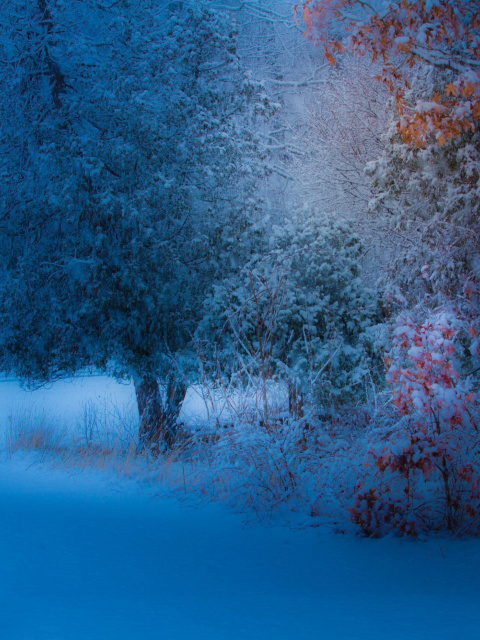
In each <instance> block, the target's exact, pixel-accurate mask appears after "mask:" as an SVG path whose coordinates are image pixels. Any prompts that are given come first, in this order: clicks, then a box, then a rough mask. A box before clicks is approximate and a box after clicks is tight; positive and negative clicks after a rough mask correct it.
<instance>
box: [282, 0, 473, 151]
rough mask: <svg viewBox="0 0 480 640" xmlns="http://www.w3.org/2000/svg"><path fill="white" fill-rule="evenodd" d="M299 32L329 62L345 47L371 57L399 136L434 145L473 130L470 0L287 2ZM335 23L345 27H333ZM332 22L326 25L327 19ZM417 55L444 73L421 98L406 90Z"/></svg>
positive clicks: (427, 64) (417, 142)
mask: <svg viewBox="0 0 480 640" xmlns="http://www.w3.org/2000/svg"><path fill="white" fill-rule="evenodd" d="M295 12H296V15H297V19H298V18H300V17H301V19H302V20H303V23H304V26H305V34H306V36H307V37H309V38H311V39H312V40H313V41H315V42H316V43H318V44H321V45H323V48H324V51H325V56H326V57H327V59H328V60H329V61H330V62H331V63H332V64H335V58H336V56H337V55H338V53H340V52H342V51H345V50H346V49H347V48H348V49H349V50H350V51H352V52H353V53H354V54H356V55H361V56H364V55H368V56H370V57H371V59H372V60H373V61H379V62H380V66H381V74H380V75H379V76H378V79H379V80H381V81H382V82H383V83H384V84H385V85H386V86H387V87H388V88H389V90H390V92H391V93H392V95H393V96H394V98H395V103H396V108H397V111H398V114H399V122H398V129H399V131H400V133H401V134H402V136H403V138H404V140H405V141H406V142H407V143H410V144H414V145H416V146H422V145H423V144H425V143H426V141H427V140H428V139H431V137H432V136H434V138H435V139H436V140H437V142H438V143H439V144H440V145H443V144H444V143H445V142H446V141H447V140H451V139H452V138H454V137H456V136H458V135H460V134H461V133H462V132H463V131H469V130H473V129H474V128H475V127H476V125H477V123H478V120H479V119H480V12H479V7H478V2H477V0H447V1H446V0H419V1H408V0H395V1H394V2H391V3H390V4H389V6H388V8H387V9H386V10H383V11H381V12H380V11H376V10H375V9H374V8H373V7H372V6H371V5H369V4H368V3H365V2H363V1H360V0H320V1H318V0H307V1H306V2H303V3H301V4H299V5H297V6H296V7H295ZM340 24H342V25H343V26H344V30H345V31H346V32H347V35H348V36H349V37H348V38H345V34H344V35H343V36H342V35H339V34H338V25H340ZM335 25H336V26H337V29H334V28H333V27H334V26H335ZM419 63H423V65H425V67H426V68H427V69H428V68H436V69H439V70H441V71H442V74H443V76H444V77H445V78H447V81H446V82H445V83H444V85H443V86H442V85H440V86H439V87H438V89H437V90H436V91H434V92H433V93H432V95H431V96H430V97H429V98H428V100H421V99H419V98H416V99H414V100H412V99H411V96H409V90H410V88H411V87H410V82H409V77H410V75H411V73H410V70H411V69H412V68H413V67H415V66H416V65H418V64H419Z"/></svg>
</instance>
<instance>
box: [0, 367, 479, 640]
mask: <svg viewBox="0 0 480 640" xmlns="http://www.w3.org/2000/svg"><path fill="white" fill-rule="evenodd" d="M67 384H68V383H61V384H60V386H59V387H57V385H55V387H54V388H53V389H52V390H50V391H44V390H43V391H42V392H41V393H43V394H45V396H44V397H45V399H46V398H47V397H48V398H49V400H48V401H49V402H51V403H52V405H51V406H49V407H48V409H49V410H50V409H52V408H53V409H55V406H54V404H55V402H59V403H60V404H57V405H56V407H57V408H58V407H60V406H61V407H63V409H64V410H65V412H66V415H67V414H68V413H69V412H71V411H73V410H74V408H75V407H77V408H79V409H81V407H82V402H85V400H86V399H87V400H88V398H89V397H90V396H89V394H90V392H91V391H92V392H93V393H94V394H98V396H99V397H100V398H101V397H102V394H104V393H105V392H106V390H109V389H111V390H112V393H113V391H115V393H117V392H118V394H119V396H118V397H117V398H116V401H119V397H120V396H121V397H122V398H124V399H125V402H126V401H127V400H128V401H131V400H132V397H133V396H132V390H131V388H130V389H128V387H123V386H122V387H121V388H119V389H117V388H116V386H115V385H114V383H111V382H109V381H105V379H101V378H93V379H90V380H88V381H84V382H83V383H82V385H80V387H78V388H77V386H76V384H77V383H75V384H73V385H72V384H70V386H67ZM109 385H111V386H109ZM14 387H15V383H13V382H10V383H2V384H1V385H0V393H1V394H2V402H1V407H2V409H1V410H2V414H1V420H2V424H3V425H5V418H6V420H7V421H8V411H10V414H11V412H12V411H13V410H15V408H16V403H17V401H18V402H20V404H21V406H22V408H23V409H25V408H26V406H27V398H29V400H28V402H31V401H32V399H33V398H34V395H35V394H31V395H29V396H26V395H22V394H25V392H23V391H20V390H17V391H15V393H14ZM7 389H8V394H6V392H5V391H3V390H7ZM57 389H59V392H58V399H57V400H55V399H54V396H55V394H56V393H57ZM87 391H88V393H87ZM35 393H40V392H35ZM49 394H50V395H49ZM122 394H125V395H122ZM6 395H8V397H6ZM80 398H82V400H81V401H80ZM35 399H36V400H35V401H37V400H38V401H40V396H35ZM45 401H46V400H45ZM42 402H43V401H42ZM37 408H38V407H37ZM7 409H8V410H7ZM0 512H1V513H2V526H1V527H0V554H1V555H0V557H1V569H2V570H1V573H0V603H1V604H0V607H1V615H0V638H1V640H77V639H78V640H80V639H81V640H87V639H88V640H107V639H108V640H110V639H112V640H113V639H114V640H123V639H125V640H127V639H128V640H150V639H152V640H157V639H158V640H161V639H163V638H168V640H190V639H191V640H201V639H203V638H205V639H208V640H216V639H219V640H220V639H221V640H224V639H225V640H230V639H231V640H237V639H248V640H255V639H259V640H260V639H262V640H301V639H303V638H305V639H308V640H316V639H319V640H320V639H322V640H323V639H326V640H330V639H332V640H347V639H348V640H363V639H368V640H385V638H388V640H397V639H398V640H400V639H401V640H404V639H405V638H410V639H417V638H418V639H421V640H430V639H431V640H457V639H462V640H467V639H468V640H477V639H478V640H480V579H479V576H480V543H479V541H478V540H440V539H439V540H429V541H412V540H406V539H398V538H385V539H382V540H366V539H361V538H358V537H355V536H353V535H350V534H348V535H339V534H337V535H335V534H333V533H332V532H331V530H330V528H329V527H326V526H325V527H318V528H314V529H311V528H310V529H303V530H300V529H291V528H286V527H282V526H277V525H275V526H269V527H266V526H263V525H260V524H253V525H250V526H248V527H245V526H244V525H243V522H242V516H241V515H237V514H232V513H229V512H227V511H226V510H225V509H224V508H223V507H222V506H221V505H215V504H213V505H212V504H210V505H203V506H198V505H197V506H193V505H192V504H191V503H189V502H188V501H187V502H184V503H180V502H178V501H177V500H175V499H174V498H172V497H165V496H162V497H157V498H155V497H154V496H153V495H147V494H144V495H142V494H140V493H139V491H138V485H136V484H134V483H133V482H131V481H128V480H122V479H119V478H118V477H114V476H111V475H106V474H105V473H103V474H102V473H99V472H94V471H93V470H87V471H83V472H81V471H79V470H73V471H72V470H68V469H67V468H65V467H59V466H56V467H51V466H49V465H48V464H40V463H37V462H35V459H34V458H32V457H30V456H29V455H27V454H22V453H17V454H14V455H12V456H10V455H9V454H8V453H7V452H4V453H3V454H2V455H1V459H0Z"/></svg>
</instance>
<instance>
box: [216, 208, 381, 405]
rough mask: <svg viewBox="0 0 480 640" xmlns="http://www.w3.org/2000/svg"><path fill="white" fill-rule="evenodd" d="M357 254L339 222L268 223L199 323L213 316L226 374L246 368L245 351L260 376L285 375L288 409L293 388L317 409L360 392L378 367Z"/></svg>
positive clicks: (374, 311)
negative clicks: (265, 235)
mask: <svg viewBox="0 0 480 640" xmlns="http://www.w3.org/2000/svg"><path fill="white" fill-rule="evenodd" d="M362 256H363V249H362V244H361V242H360V240H359V239H358V237H356V236H354V235H353V234H352V233H351V231H350V230H349V229H348V227H346V226H344V225H339V224H336V223H334V222H331V221H330V222H329V221H325V219H323V218H322V217H321V216H319V215H318V214H315V213H311V214H305V213H302V214H298V215H297V216H296V217H295V218H294V219H293V220H291V221H290V222H289V223H287V224H286V225H284V226H282V227H276V228H275V229H274V230H273V233H272V236H271V245H270V247H269V250H268V252H267V254H266V255H265V256H256V257H254V258H253V259H252V261H251V262H250V263H249V264H247V265H246V266H245V267H244V269H243V270H242V272H241V273H240V274H239V276H237V277H236V278H232V279H231V280H230V281H229V282H225V283H223V284H222V285H221V286H219V287H217V289H216V292H215V296H214V297H213V298H212V299H211V300H210V302H209V307H210V315H209V316H207V318H208V327H209V329H210V330H211V327H212V325H213V324H214V323H215V322H216V327H217V331H218V333H217V341H218V342H217V344H218V345H219V347H220V351H221V352H222V353H223V358H222V360H223V363H224V366H227V365H228V369H227V371H231V370H232V368H235V367H236V368H238V367H239V366H240V367H242V366H247V367H248V366H249V355H252V356H254V359H256V361H257V364H256V365H255V363H254V365H253V366H254V367H255V366H256V370H257V372H258V373H259V374H260V375H263V376H265V377H267V378H268V377H271V378H277V379H280V380H287V382H288V384H289V388H290V405H291V409H293V410H294V411H298V410H299V395H300V396H308V397H309V398H310V400H314V401H315V402H316V403H318V404H319V405H320V408H321V410H322V411H329V410H330V409H331V408H332V406H335V405H336V404H339V403H344V402H346V401H349V400H352V399H353V398H357V397H359V396H360V397H361V396H362V395H363V393H364V390H365V384H366V383H370V380H371V378H370V376H371V375H373V376H374V377H375V378H377V377H378V376H377V374H376V373H375V371H376V365H378V364H379V363H378V362H377V359H376V356H375V353H374V350H373V339H374V335H373V331H374V327H375V326H376V324H377V323H378V321H379V309H378V305H377V301H376V297H375V294H374V292H373V291H371V290H370V289H368V288H367V287H365V285H364V284H363V283H362V281H361V279H360V263H361V259H362ZM210 337H212V334H210ZM250 362H251V360H250ZM250 366H251V365H250Z"/></svg>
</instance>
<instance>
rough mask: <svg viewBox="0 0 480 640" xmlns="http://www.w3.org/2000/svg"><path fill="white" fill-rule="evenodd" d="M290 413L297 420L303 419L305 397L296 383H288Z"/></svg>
mask: <svg viewBox="0 0 480 640" xmlns="http://www.w3.org/2000/svg"><path fill="white" fill-rule="evenodd" d="M288 412H289V413H290V415H291V416H292V417H293V418H296V419H297V420H298V419H299V418H303V415H304V414H303V396H302V394H301V392H300V390H299V389H298V387H297V385H296V384H295V383H294V382H290V381H289V382H288Z"/></svg>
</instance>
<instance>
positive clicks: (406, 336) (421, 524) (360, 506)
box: [350, 311, 480, 536]
mask: <svg viewBox="0 0 480 640" xmlns="http://www.w3.org/2000/svg"><path fill="white" fill-rule="evenodd" d="M460 324H461V319H460V318H458V317H456V316H455V315H454V314H452V313H446V312H445V311H443V312H438V313H436V314H434V313H431V314H430V315H428V317H427V318H426V319H424V320H423V322H421V321H419V320H418V319H415V318H413V317H412V315H403V316H402V315H401V316H399V318H398V319H397V326H396V327H395V329H394V332H393V344H392V349H391V351H390V353H389V354H388V356H387V359H386V363H387V380H388V382H389V384H390V385H391V387H392V392H393V398H394V402H395V404H396V406H397V407H398V411H399V413H400V416H401V417H402V418H401V420H400V421H399V422H398V425H397V428H396V429H395V430H393V431H392V432H391V433H390V434H389V436H388V438H387V439H386V440H385V441H377V442H376V443H373V444H372V445H371V446H370V447H369V448H368V450H367V452H366V453H365V456H364V471H363V473H362V474H361V477H360V478H359V480H358V482H357V485H356V496H355V499H354V503H353V506H352V507H351V509H350V513H351V518H352V520H353V522H355V523H356V524H357V525H359V526H360V528H361V530H362V531H363V533H364V534H365V535H368V536H371V535H373V536H378V535H385V534H386V533H388V532H389V531H395V532H397V533H401V534H408V535H415V534H418V533H421V532H428V531H430V530H441V529H446V530H449V531H457V532H458V531H468V532H471V531H475V532H476V531H478V529H479V525H480V436H479V432H478V426H477V425H478V419H479V402H478V401H479V398H478V393H477V392H476V391H475V389H474V386H473V383H472V381H471V380H469V379H462V378H461V377H460V375H459V372H458V370H457V362H458V359H457V358H456V355H457V354H456V351H457V348H458V343H457V342H456V336H457V334H458V333H459V330H460Z"/></svg>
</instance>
